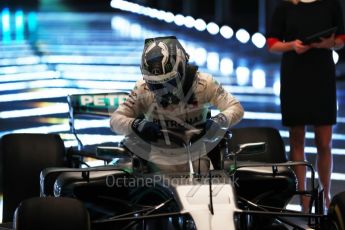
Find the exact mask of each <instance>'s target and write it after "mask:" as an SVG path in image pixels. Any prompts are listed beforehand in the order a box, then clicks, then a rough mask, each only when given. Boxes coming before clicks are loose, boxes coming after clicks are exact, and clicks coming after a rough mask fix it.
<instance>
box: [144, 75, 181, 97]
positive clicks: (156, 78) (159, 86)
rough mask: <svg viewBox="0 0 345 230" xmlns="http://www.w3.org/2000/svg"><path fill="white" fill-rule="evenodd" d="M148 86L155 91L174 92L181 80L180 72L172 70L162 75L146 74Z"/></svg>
mask: <svg viewBox="0 0 345 230" xmlns="http://www.w3.org/2000/svg"><path fill="white" fill-rule="evenodd" d="M143 78H144V80H145V82H146V84H147V86H148V88H149V89H150V90H151V91H153V92H155V93H158V94H159V93H160V92H162V93H167V92H173V91H174V90H175V89H176V88H177V87H178V86H179V81H180V80H181V77H180V74H179V72H175V71H173V72H170V73H167V74H162V75H144V77H143Z"/></svg>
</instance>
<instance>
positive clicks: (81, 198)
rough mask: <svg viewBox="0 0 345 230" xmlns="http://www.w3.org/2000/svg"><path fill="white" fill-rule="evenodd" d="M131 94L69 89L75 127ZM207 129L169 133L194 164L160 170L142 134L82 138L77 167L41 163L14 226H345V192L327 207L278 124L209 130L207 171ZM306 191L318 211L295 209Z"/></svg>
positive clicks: (73, 153)
mask: <svg viewBox="0 0 345 230" xmlns="http://www.w3.org/2000/svg"><path fill="white" fill-rule="evenodd" d="M90 96H92V97H95V96H97V97H99V98H103V99H106V98H107V99H106V100H104V101H107V103H108V104H107V103H104V104H102V106H97V105H96V104H95V103H94V101H95V100H86V99H85V97H90ZM123 96H124V94H123V93H115V94H111V95H109V94H97V95H71V96H69V104H70V118H71V122H70V124H71V130H72V132H73V133H74V134H75V135H76V136H77V134H76V130H75V128H74V125H73V124H74V122H73V119H74V117H75V115H77V114H91V115H104V114H108V112H109V111H108V109H109V104H111V105H113V107H114V108H116V106H117V105H118V103H120V101H121V100H122V98H123ZM109 99H111V100H112V101H111V103H110V102H109ZM96 101H98V102H99V100H96ZM86 102H87V103H86ZM83 103H84V104H83ZM200 131H202V130H187V131H186V132H189V134H190V135H184V136H188V137H189V138H184V139H182V138H181V137H180V136H179V135H177V134H176V133H171V132H169V131H164V132H167V134H168V135H169V137H170V140H171V141H172V142H174V143H175V144H177V145H179V146H181V147H182V148H183V149H184V150H185V154H186V157H187V159H188V160H187V163H188V166H189V167H188V170H187V171H181V172H174V173H163V172H162V173H157V172H151V171H150V170H149V168H150V165H149V164H150V162H147V161H146V160H145V159H144V158H143V157H142V156H140V155H139V156H138V154H134V153H133V151H132V148H131V146H135V147H136V148H139V149H141V145H145V143H143V141H142V140H139V139H138V138H137V137H135V136H128V137H126V138H125V139H124V140H123V141H122V142H121V143H119V144H120V145H119V146H115V147H104V146H99V147H98V148H97V151H96V153H90V152H86V151H83V149H82V143H81V141H80V140H79V139H78V138H77V139H78V140H79V147H78V149H76V150H75V149H69V150H68V151H67V157H68V163H69V167H47V168H44V169H43V170H42V172H41V177H40V195H39V197H35V198H29V199H26V200H24V201H22V202H21V204H20V205H19V206H18V208H17V209H16V212H15V215H14V228H15V229H22V230H23V229H24V230H25V229H97V230H98V229H102V230H103V229H123V230H124V229H205V230H206V229H345V226H344V223H345V222H344V218H345V214H344V213H345V192H343V193H340V194H337V195H335V196H334V198H333V200H332V203H331V206H330V208H329V210H328V213H327V214H324V212H323V199H322V198H323V194H322V190H320V188H318V186H317V185H316V183H315V173H314V170H313V167H312V165H310V164H309V163H307V162H290V161H288V160H287V158H286V155H285V146H284V143H283V140H282V138H281V136H280V134H279V132H278V131H277V130H276V129H274V128H270V127H245V128H234V129H231V130H223V131H222V132H219V135H218V136H213V138H208V137H205V136H201V137H200V138H199V139H198V141H200V142H207V144H206V146H212V148H210V149H207V151H206V152H207V155H208V157H209V158H210V160H211V162H212V165H213V169H211V170H209V171H208V172H200V170H199V169H200V167H199V169H198V167H196V170H195V166H194V167H193V164H194V163H195V161H193V159H192V156H191V151H190V147H191V145H192V138H191V137H192V136H193V135H198V134H199V133H200ZM10 135H16V134H10ZM47 135H48V134H47ZM60 141H61V140H60ZM145 149H146V148H142V151H145ZM85 157H93V158H95V159H99V160H103V161H104V162H105V165H104V166H98V167H86V168H82V167H81V165H82V164H83V161H84V159H85ZM114 159H116V161H114ZM199 159H200V158H199ZM114 162H115V163H114ZM196 162H197V161H196ZM199 162H200V160H199ZM84 163H85V162H84ZM196 165H197V164H196ZM199 165H200V164H199ZM297 165H304V166H306V167H308V168H309V169H310V171H311V177H312V178H311V181H312V183H311V186H310V187H311V188H310V189H308V191H297V189H296V184H297V182H296V177H295V175H294V173H293V170H292V167H294V166H297ZM302 194H303V195H307V196H310V198H311V199H310V200H311V201H310V210H309V212H308V213H302V212H297V211H292V210H287V209H286V206H287V204H288V203H289V202H290V200H291V199H292V197H293V196H295V195H302ZM4 196H6V194H4ZM37 196H38V194H37ZM37 210H40V211H37Z"/></svg>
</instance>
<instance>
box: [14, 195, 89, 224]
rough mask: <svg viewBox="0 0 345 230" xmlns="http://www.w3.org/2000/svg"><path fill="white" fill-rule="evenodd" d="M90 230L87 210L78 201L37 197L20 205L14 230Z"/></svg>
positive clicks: (15, 218)
mask: <svg viewBox="0 0 345 230" xmlns="http://www.w3.org/2000/svg"><path fill="white" fill-rule="evenodd" d="M32 229H35V230H61V229H63V230H90V217H89V214H88V211H87V209H86V208H85V207H84V205H83V203H81V202H80V201H79V200H77V199H73V198H67V197H58V198H57V197H35V198H30V199H27V200H24V201H23V202H21V203H20V205H19V206H18V208H17V209H16V212H15V214H14V230H32Z"/></svg>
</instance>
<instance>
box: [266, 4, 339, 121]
mask: <svg viewBox="0 0 345 230" xmlns="http://www.w3.org/2000/svg"><path fill="white" fill-rule="evenodd" d="M333 26H337V31H336V35H337V34H344V25H343V19H342V13H341V6H340V4H339V3H338V2H337V0H319V1H315V2H312V3H303V2H300V3H298V4H297V5H294V4H292V3H291V2H289V1H283V2H281V3H280V4H279V5H278V6H277V8H276V10H275V12H274V14H273V18H272V21H271V30H270V32H269V34H268V37H269V38H277V39H279V40H280V41H293V40H295V39H303V38H305V37H307V36H309V35H311V34H314V33H317V32H319V31H323V30H326V29H328V28H331V27H333ZM280 81H281V82H280V83H281V92H280V99H281V113H282V122H283V125H285V126H295V125H332V124H335V123H336V113H337V108H336V83H335V64H334V61H333V58H332V51H331V50H330V49H310V50H309V51H307V52H305V53H303V54H297V53H296V52H295V51H289V52H285V53H283V55H282V60H281V79H280Z"/></svg>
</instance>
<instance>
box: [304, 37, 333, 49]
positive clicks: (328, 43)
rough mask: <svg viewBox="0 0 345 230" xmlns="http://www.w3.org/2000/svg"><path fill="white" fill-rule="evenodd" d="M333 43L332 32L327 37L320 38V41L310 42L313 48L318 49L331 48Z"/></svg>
mask: <svg viewBox="0 0 345 230" xmlns="http://www.w3.org/2000/svg"><path fill="white" fill-rule="evenodd" d="M334 45H335V36H334V34H332V36H330V37H328V38H321V41H320V42H314V43H312V44H310V46H311V47H313V48H318V49H331V48H333V47H334Z"/></svg>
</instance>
